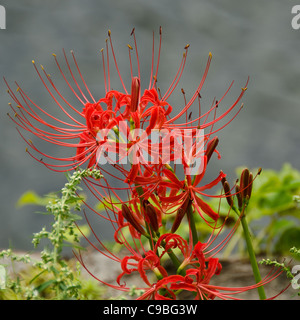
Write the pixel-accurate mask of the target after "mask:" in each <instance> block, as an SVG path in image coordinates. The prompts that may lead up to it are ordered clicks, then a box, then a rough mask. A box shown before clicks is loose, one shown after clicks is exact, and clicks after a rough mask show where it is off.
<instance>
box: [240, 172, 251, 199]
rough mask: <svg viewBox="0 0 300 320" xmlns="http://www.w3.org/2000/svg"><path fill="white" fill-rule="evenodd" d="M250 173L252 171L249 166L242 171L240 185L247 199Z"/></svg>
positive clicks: (243, 195)
mask: <svg viewBox="0 0 300 320" xmlns="http://www.w3.org/2000/svg"><path fill="white" fill-rule="evenodd" d="M249 175H250V172H249V170H248V169H247V168H246V169H244V170H243V171H242V174H241V182H240V187H241V193H242V197H243V199H245V198H246V196H247V189H248V185H249Z"/></svg>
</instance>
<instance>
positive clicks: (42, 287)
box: [35, 279, 56, 293]
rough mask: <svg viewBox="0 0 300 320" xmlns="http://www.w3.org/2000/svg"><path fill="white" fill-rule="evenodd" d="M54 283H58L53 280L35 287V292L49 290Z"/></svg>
mask: <svg viewBox="0 0 300 320" xmlns="http://www.w3.org/2000/svg"><path fill="white" fill-rule="evenodd" d="M53 283H56V280H54V279H52V280H49V281H46V282H44V283H42V284H41V285H39V286H37V287H35V290H37V291H38V292H39V293H40V292H42V291H44V290H45V289H47V288H48V287H49V286H51V285H52V284H53Z"/></svg>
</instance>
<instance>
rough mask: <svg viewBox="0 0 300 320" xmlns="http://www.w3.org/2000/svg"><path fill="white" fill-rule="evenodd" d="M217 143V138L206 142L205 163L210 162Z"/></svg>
mask: <svg viewBox="0 0 300 320" xmlns="http://www.w3.org/2000/svg"><path fill="white" fill-rule="evenodd" d="M218 143H219V138H218V137H214V138H213V139H212V140H210V141H208V143H207V147H206V151H205V155H206V157H207V163H208V162H209V160H210V158H211V156H212V154H213V152H214V151H215V149H216V147H217V145H218Z"/></svg>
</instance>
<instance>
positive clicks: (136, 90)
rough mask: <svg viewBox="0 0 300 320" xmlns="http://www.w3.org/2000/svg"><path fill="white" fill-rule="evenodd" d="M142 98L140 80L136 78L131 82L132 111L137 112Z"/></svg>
mask: <svg viewBox="0 0 300 320" xmlns="http://www.w3.org/2000/svg"><path fill="white" fill-rule="evenodd" d="M139 98H140V79H139V78H138V77H134V78H133V79H132V82H131V106H130V111H131V112H135V111H136V110H137V108H138V105H139Z"/></svg>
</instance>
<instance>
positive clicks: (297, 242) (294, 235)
mask: <svg viewBox="0 0 300 320" xmlns="http://www.w3.org/2000/svg"><path fill="white" fill-rule="evenodd" d="M292 247H298V248H299V247H300V227H291V228H288V229H286V230H285V231H284V232H283V233H282V235H281V236H280V237H279V239H278V241H277V243H276V244H275V251H276V252H280V253H285V252H289V250H290V248H292Z"/></svg>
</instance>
